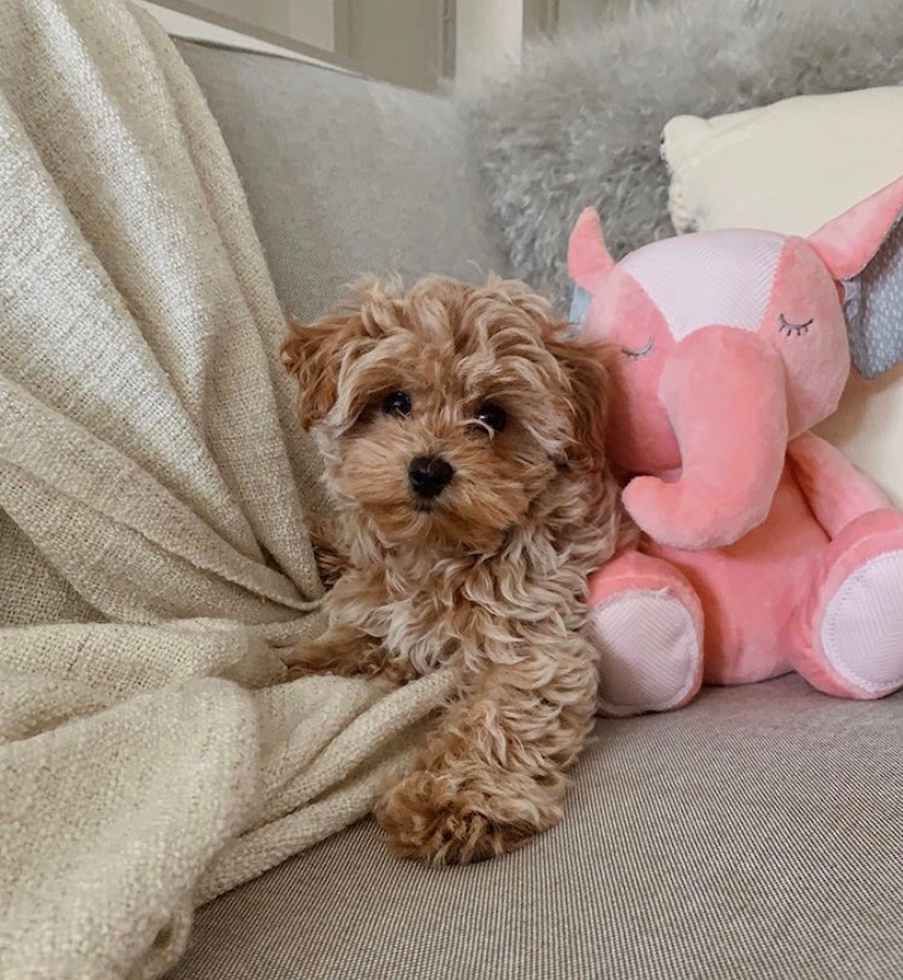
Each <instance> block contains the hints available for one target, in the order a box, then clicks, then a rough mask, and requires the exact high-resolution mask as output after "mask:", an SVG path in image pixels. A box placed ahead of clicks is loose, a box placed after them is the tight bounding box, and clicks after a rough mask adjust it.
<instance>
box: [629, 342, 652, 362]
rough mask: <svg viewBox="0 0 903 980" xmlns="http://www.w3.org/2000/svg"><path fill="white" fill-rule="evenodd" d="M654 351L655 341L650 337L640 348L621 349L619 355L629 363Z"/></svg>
mask: <svg viewBox="0 0 903 980" xmlns="http://www.w3.org/2000/svg"><path fill="white" fill-rule="evenodd" d="M654 350H655V340H654V338H652V337H650V338H649V339H648V340H647V341H646V343H645V344H643V346H642V347H638V348H636V349H632V348H630V347H622V348H621V353H622V354H623V355H624V356H625V357H626V358H628V359H629V360H631V361H635V360H636V359H637V358H639V357H646V355H647V354H651V353H652V352H653V351H654Z"/></svg>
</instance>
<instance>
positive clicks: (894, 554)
mask: <svg viewBox="0 0 903 980" xmlns="http://www.w3.org/2000/svg"><path fill="white" fill-rule="evenodd" d="M831 557H832V558H833V563H832V564H831V566H830V567H829V568H828V569H826V571H827V575H826V578H825V583H824V586H823V588H822V590H821V601H820V608H819V609H818V611H817V614H816V617H815V620H814V623H813V628H814V630H815V631H816V634H815V636H813V637H812V641H813V649H812V650H811V651H809V660H810V664H809V665H810V666H812V667H815V668H816V671H817V674H820V675H822V676H821V677H816V678H813V682H814V683H815V684H816V686H818V687H821V688H822V689H823V690H827V691H828V693H832V694H840V695H842V696H845V697H855V698H862V699H871V698H880V697H884V696H886V695H888V694H891V693H893V692H894V691H896V690H898V689H899V688H901V687H903V518H901V516H900V515H899V514H897V513H896V512H892V511H875V512H872V513H871V514H866V515H864V516H863V517H862V518H859V519H858V520H856V521H854V522H853V523H852V524H851V525H850V526H849V527H848V528H845V529H844V531H843V532H841V534H840V535H839V536H838V538H837V540H835V541H834V542H832V545H831ZM818 660H821V661H822V663H821V664H820V665H819V664H818V663H817V661H818ZM819 681H820V682H819Z"/></svg>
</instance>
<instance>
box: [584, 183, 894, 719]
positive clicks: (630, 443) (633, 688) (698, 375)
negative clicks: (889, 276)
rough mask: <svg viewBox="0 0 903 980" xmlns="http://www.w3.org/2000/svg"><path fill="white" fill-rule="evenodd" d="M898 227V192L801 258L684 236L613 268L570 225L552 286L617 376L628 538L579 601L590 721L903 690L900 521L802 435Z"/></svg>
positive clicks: (837, 383) (842, 359) (834, 229)
mask: <svg viewBox="0 0 903 980" xmlns="http://www.w3.org/2000/svg"><path fill="white" fill-rule="evenodd" d="M901 211H903V180H901V181H899V182H897V183H895V184H893V185H891V186H890V187H888V188H886V189H885V190H883V191H881V192H879V193H878V194H876V195H874V196H873V197H871V198H869V199H867V200H865V201H863V202H862V203H860V204H859V205H857V206H856V207H854V208H853V209H852V210H850V211H848V212H846V213H845V214H843V215H841V216H840V217H839V218H836V219H835V220H833V221H831V222H830V223H829V224H827V225H825V226H824V227H823V228H822V229H821V230H820V231H818V232H816V234H814V235H813V236H812V237H811V238H808V239H804V238H796V237H789V238H788V237H785V236H783V235H778V234H773V233H770V232H762V231H715V232H702V233H698V234H692V235H686V236H683V237H678V238H673V239H669V240H667V241H662V242H656V243H654V244H651V245H648V246H646V247H644V248H641V249H639V250H637V251H636V252H633V253H632V254H630V255H628V256H627V257H626V258H625V259H624V260H623V261H621V262H620V263H617V264H616V263H615V262H614V261H613V259H612V258H611V256H610V255H609V254H608V252H607V250H606V248H605V244H604V240H603V237H602V229H601V226H600V223H599V219H598V216H597V215H596V213H595V212H594V211H592V210H588V211H585V212H584V213H583V214H582V215H581V217H580V219H579V221H578V223H577V225H576V226H575V228H574V231H573V233H572V235H571V240H570V246H569V252H568V266H569V269H570V273H571V275H572V277H573V279H574V280H575V281H576V282H577V284H578V285H579V286H580V287H582V289H583V290H585V291H586V292H587V293H588V294H589V296H590V305H589V307H588V311H587V313H586V319H585V322H584V326H583V335H584V336H585V337H587V338H588V339H602V340H607V341H609V342H611V343H613V344H615V345H616V346H617V347H619V348H620V350H621V352H622V355H623V356H622V357H620V358H619V359H618V364H617V367H616V369H615V376H616V381H617V385H618V389H619V390H618V394H617V397H616V400H615V405H614V408H613V412H612V417H611V445H610V454H611V458H612V461H613V462H614V463H615V465H616V466H618V467H619V468H620V469H622V470H623V471H624V472H625V474H627V477H628V480H627V483H626V486H625V489H624V502H625V505H626V507H627V509H628V511H629V512H630V514H631V515H632V516H633V518H634V520H635V521H636V523H637V524H638V525H639V527H640V528H641V529H642V531H643V532H644V535H643V542H642V545H641V549H640V551H639V552H634V553H628V554H626V555H623V556H622V557H620V558H619V559H617V560H616V561H615V562H613V563H612V564H610V565H609V566H608V567H606V568H604V569H602V570H601V571H600V572H598V573H597V574H596V575H595V577H594V579H593V581H592V593H591V601H592V619H593V624H594V626H595V630H596V633H597V636H598V640H599V649H600V657H601V684H600V705H601V707H600V711H602V712H603V713H607V714H611V715H626V714H634V713H638V712H643V711H662V710H668V709H671V708H676V707H679V706H681V705H684V704H686V703H687V702H688V701H689V700H691V699H692V698H693V697H694V695H695V694H696V693H697V691H698V690H699V687H700V685H701V684H702V683H703V682H705V683H712V684H742V683H748V682H752V681H760V680H764V679H766V678H771V677H776V676H778V675H780V674H785V673H787V672H789V671H793V670H795V671H797V672H798V673H800V674H801V675H802V676H803V677H805V678H806V680H807V681H808V682H809V683H810V684H812V685H813V686H815V687H816V688H818V689H819V690H821V691H824V692H825V693H828V694H832V695H836V696H838V697H847V698H862V699H868V698H879V697H883V696H885V695H887V694H890V693H891V692H893V691H895V690H897V689H899V688H900V687H903V515H901V514H900V513H899V512H898V511H896V510H894V509H892V508H891V506H890V504H889V502H888V501H887V499H886V498H885V496H884V495H883V494H882V493H881V492H880V491H879V490H878V489H877V488H876V487H875V486H874V485H873V484H872V483H871V482H869V480H867V479H866V478H865V477H864V476H863V475H862V474H860V473H859V472H858V471H857V470H856V469H855V468H854V467H853V466H852V465H851V464H850V463H849V462H848V461H847V460H846V459H845V458H844V457H843V456H842V455H841V454H840V453H839V452H838V451H837V450H835V449H834V448H833V447H832V446H830V445H829V444H827V443H826V442H824V441H822V440H821V439H819V438H817V437H816V436H814V435H812V434H811V433H810V432H808V431H807V430H808V429H810V428H811V427H812V426H814V425H815V424H816V423H818V422H820V421H821V420H822V419H824V418H826V417H827V416H828V415H830V414H831V413H832V412H833V411H834V410H835V409H836V407H837V404H838V401H839V398H840V395H841V392H842V390H843V388H844V384H845V382H846V379H847V377H848V374H849V371H850V340H849V339H848V335H847V322H846V317H845V311H846V313H847V314H848V315H849V307H850V303H849V297H850V295H851V294H852V293H854V292H855V284H856V280H857V277H859V276H860V274H861V273H862V272H863V270H864V269H865V268H866V267H867V266H868V265H869V263H870V262H871V260H872V259H873V257H874V256H876V254H877V253H878V251H879V249H881V248H882V245H883V244H884V243H885V241H886V240H887V239H888V236H889V235H891V234H893V235H894V237H896V235H897V232H898V231H899V227H898V218H899V216H900V214H901ZM885 264H886V263H885ZM898 286H899V284H898ZM857 295H858V294H857ZM858 298H859V307H861V306H862V297H861V295H859V296H858ZM845 300H846V302H845ZM860 312H861V309H860ZM895 323H896V328H897V329H898V330H899V331H900V332H901V333H903V322H901V321H900V320H899V319H897V320H895ZM879 346H880V345H879ZM882 349H883V348H882ZM900 449H901V452H903V446H901V447H900Z"/></svg>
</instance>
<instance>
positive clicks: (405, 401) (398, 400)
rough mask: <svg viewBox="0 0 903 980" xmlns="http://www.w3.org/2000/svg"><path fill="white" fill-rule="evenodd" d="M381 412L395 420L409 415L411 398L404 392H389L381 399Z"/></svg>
mask: <svg viewBox="0 0 903 980" xmlns="http://www.w3.org/2000/svg"><path fill="white" fill-rule="evenodd" d="M383 412H385V414H386V415H394V416H395V418H397V419H402V418H407V416H408V415H410V414H411V396H410V395H409V394H408V393H407V392H406V391H390V392H389V394H388V395H386V397H385V398H384V399H383Z"/></svg>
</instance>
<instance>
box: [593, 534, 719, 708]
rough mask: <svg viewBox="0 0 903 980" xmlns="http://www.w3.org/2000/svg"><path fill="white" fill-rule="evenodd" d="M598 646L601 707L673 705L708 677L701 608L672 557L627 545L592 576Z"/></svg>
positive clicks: (689, 697) (684, 700)
mask: <svg viewBox="0 0 903 980" xmlns="http://www.w3.org/2000/svg"><path fill="white" fill-rule="evenodd" d="M590 602H591V605H592V609H593V615H592V616H591V624H592V626H593V628H594V630H595V632H596V640H597V644H598V647H599V669H600V678H599V714H604V715H608V716H610V717H623V716H625V715H631V714H641V713H643V712H646V711H670V710H672V709H674V708H679V707H682V706H683V705H685V704H687V703H688V702H689V701H690V700H692V698H694V697H695V696H696V693H697V692H698V691H699V687H700V685H701V683H702V670H703V650H702V637H703V625H704V624H703V614H702V605H701V603H700V601H699V597H698V596H697V594H696V592H695V591H694V589H693V587H692V586H691V585H690V583H689V582H688V581H687V579H686V578H685V577H684V576H683V575H682V574H681V572H680V571H679V570H678V569H677V568H675V567H674V566H673V565H670V564H669V563H668V562H664V561H660V560H659V559H657V558H653V557H651V556H649V555H644V554H642V553H641V552H628V553H627V554H624V555H621V556H619V557H618V558H616V559H615V560H614V561H612V562H610V563H609V564H608V565H606V566H605V567H604V568H602V569H600V570H599V571H598V572H597V573H596V574H595V575H594V576H593V577H592V579H591V580H590Z"/></svg>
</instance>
